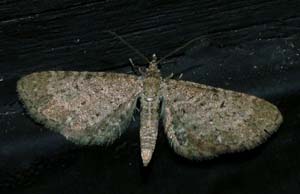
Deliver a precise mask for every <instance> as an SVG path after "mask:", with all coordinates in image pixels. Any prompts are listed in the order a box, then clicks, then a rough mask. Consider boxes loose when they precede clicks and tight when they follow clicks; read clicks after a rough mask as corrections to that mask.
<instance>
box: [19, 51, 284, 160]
mask: <svg viewBox="0 0 300 194" xmlns="http://www.w3.org/2000/svg"><path fill="white" fill-rule="evenodd" d="M159 62H160V60H159V61H158V60H157V58H156V56H155V55H153V57H152V60H151V61H149V66H148V68H147V69H146V72H145V73H144V74H143V75H141V76H136V75H130V74H121V73H109V72H76V71H44V72H36V73H32V74H30V75H27V76H25V77H22V78H21V79H20V80H19V81H18V83H17V91H18V94H19V98H20V100H21V101H22V102H23V104H24V106H25V108H26V109H27V110H28V113H29V114H30V116H31V117H32V118H33V119H34V120H35V121H37V122H38V123H41V124H43V125H45V126H46V128H49V129H51V130H54V131H56V132H58V133H60V134H62V135H63V136H64V137H65V138H66V139H68V140H70V141H72V142H74V143H76V144H80V145H93V144H96V145H107V144H111V143H112V142H114V140H116V139H117V138H118V137H120V136H121V134H123V133H124V131H125V130H126V128H127V127H128V125H129V123H130V121H131V119H132V115H133V112H134V110H135V108H136V104H137V101H138V100H139V101H140V104H141V110H140V130H139V133H140V147H141V158H142V161H143V165H144V166H147V165H148V164H149V162H150V160H151V158H152V154H153V152H154V149H155V145H156V140H157V134H158V124H159V119H160V118H162V120H163V127H164V132H165V134H166V136H167V138H168V141H169V143H170V145H171V147H172V148H173V149H174V151H175V152H176V153H177V154H179V155H180V156H183V157H185V158H188V159H196V160H202V159H209V158H213V157H216V156H218V155H221V154H224V153H230V152H238V151H243V150H248V149H251V148H254V147H256V146H257V145H259V144H261V143H262V142H264V141H265V140H266V139H267V138H268V137H269V136H270V135H271V134H272V133H273V132H275V131H276V130H277V129H278V127H279V126H280V124H281V123H282V120H283V118H282V115H281V113H280V112H279V110H278V109H277V107H276V106H274V105H273V104H271V103H269V102H267V101H265V100H263V99H260V98H258V97H255V96H252V95H248V94H244V93H239V92H235V91H230V90H225V89H221V88H216V87H211V86H207V85H202V84H198V83H193V82H189V81H183V80H174V79H170V78H166V79H164V78H162V77H161V75H160V70H159V69H158V67H157V65H158V63H159Z"/></svg>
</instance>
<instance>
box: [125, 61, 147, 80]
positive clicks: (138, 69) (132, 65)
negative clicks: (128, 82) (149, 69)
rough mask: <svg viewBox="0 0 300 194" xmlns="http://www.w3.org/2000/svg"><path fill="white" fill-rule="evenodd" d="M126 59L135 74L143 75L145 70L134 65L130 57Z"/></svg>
mask: <svg viewBox="0 0 300 194" xmlns="http://www.w3.org/2000/svg"><path fill="white" fill-rule="evenodd" d="M128 60H129V62H130V64H131V67H132V69H133V72H134V73H135V74H137V75H143V76H144V75H145V72H143V71H142V69H141V68H140V67H138V66H136V65H135V64H134V62H133V60H132V59H131V58H129V59H128Z"/></svg>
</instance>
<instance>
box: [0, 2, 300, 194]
mask: <svg viewBox="0 0 300 194" xmlns="http://www.w3.org/2000/svg"><path fill="white" fill-rule="evenodd" d="M105 30H111V31H115V32H117V33H118V34H119V35H121V36H123V37H124V38H125V39H126V40H128V41H129V42H130V43H131V44H133V45H134V46H135V47H136V48H138V49H139V50H141V52H143V53H145V54H146V55H147V56H150V55H151V54H152V53H156V54H157V55H158V57H161V56H163V55H164V54H166V53H168V52H170V51H171V50H173V49H175V48H176V47H178V46H181V45H182V44H184V43H185V42H187V41H189V40H191V39H193V38H195V37H203V39H205V40H203V41H198V42H196V43H194V44H193V45H191V46H190V47H188V48H186V49H185V50H183V51H181V52H179V53H177V54H176V55H175V56H172V57H170V58H169V59H168V60H167V61H166V64H162V65H161V71H162V74H163V75H164V76H168V75H169V74H170V73H171V72H174V73H175V74H176V75H179V74H180V73H183V77H182V79H184V80H190V81H194V82H198V83H204V84H209V85H213V86H217V87H223V88H227V89H232V90H237V91H242V92H246V93H250V94H254V95H257V96H260V97H262V98H265V99H267V100H269V101H271V102H273V103H274V104H276V105H277V106H278V107H279V109H280V110H281V111H282V113H283V116H284V123H283V124H282V126H281V127H280V129H279V131H278V132H277V133H276V134H274V135H273V136H272V137H271V138H270V139H269V140H268V141H267V142H266V143H265V144H263V145H262V146H260V147H258V148H256V149H254V150H251V151H247V152H243V153H236V154H229V155H224V156H222V157H220V158H217V159H214V160H210V161H204V162H190V161H187V160H185V159H183V158H181V157H180V156H177V155H176V154H174V153H173V151H172V149H171V148H170V147H169V145H168V142H167V140H166V138H165V137H164V134H163V132H162V131H163V129H162V128H160V134H159V139H158V143H157V147H156V151H155V154H154V157H153V160H152V163H151V165H150V166H149V167H148V168H146V169H145V168H143V167H142V166H141V164H142V163H141V159H140V156H139V154H140V149H139V139H138V128H139V125H138V119H139V116H138V113H137V114H136V116H135V118H136V119H135V121H132V123H131V125H130V127H129V128H128V132H127V133H126V134H124V135H123V136H122V137H121V139H120V140H118V141H117V142H116V143H115V144H114V145H112V146H110V147H104V148H102V147H98V146H92V147H83V148H81V147H78V146H75V145H73V144H71V143H69V142H67V141H66V140H65V139H64V138H63V137H62V136H60V135H58V134H56V133H53V132H51V131H49V130H47V129H46V128H44V127H43V126H41V125H39V124H36V123H34V122H33V121H32V120H31V119H30V118H29V117H28V116H27V115H26V114H25V111H24V109H23V108H22V105H21V104H20V103H19V102H18V99H17V94H16V91H15V90H16V88H15V87H16V81H17V80H18V79H19V78H20V77H21V76H23V75H26V74H28V73H31V72H34V71H42V70H78V71H79V70H81V71H82V70H85V71H114V72H127V73H132V72H131V68H130V65H129V63H128V58H129V57H132V58H133V59H134V60H135V62H136V63H140V64H144V62H143V61H142V60H141V59H139V58H138V57H137V55H136V54H135V53H134V52H133V51H131V50H130V49H128V47H126V46H124V45H123V44H122V43H120V42H119V41H118V40H117V39H116V38H114V37H112V36H111V35H109V34H108V33H105V32H104V31H105ZM299 30H300V1H297V0H294V1H279V0H250V1H238V0H235V1H233V0H226V1H225V0H223V1H219V0H218V1H210V0H197V1H196V0H194V1H192V0H188V1H170V0H169V1H158V0H156V1H145V0H144V1H142V0H140V1H133V0H130V1H120V0H118V1H117V0H110V1H96V0H89V1H80V0H77V1H76V0H60V1H57V0H52V1H50V0H43V1H35V0H31V1H29V0H23V1H14V0H6V1H5V0H4V1H0V91H1V95H0V190H1V191H0V192H1V193H12V192H14V193H28V194H35V193H43V194H45V193H51V194H53V193H244V194H246V193H297V191H298V192H299V191H300V169H299V163H300V156H299V153H300V151H299V147H300V130H299V127H300V122H299V119H300V103H299V97H300V78H299V76H300V56H299V55H300V41H299ZM144 65H146V64H144Z"/></svg>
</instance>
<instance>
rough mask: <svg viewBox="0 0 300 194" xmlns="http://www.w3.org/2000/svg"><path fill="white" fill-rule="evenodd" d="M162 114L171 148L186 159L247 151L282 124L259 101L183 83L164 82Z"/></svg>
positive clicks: (271, 107) (267, 105) (270, 107)
mask: <svg viewBox="0 0 300 194" xmlns="http://www.w3.org/2000/svg"><path fill="white" fill-rule="evenodd" d="M164 111H165V112H164V127H165V133H166V134H167V137H168V139H169V142H170V144H171V146H172V147H173V149H174V150H175V152H176V153H178V154H179V155H181V156H184V157H186V158H189V159H200V160H201V159H205V158H211V157H214V156H217V155H220V154H223V153H228V152H236V151H242V150H246V149H251V148H253V147H255V146H256V145H259V144H260V143H262V142H263V141H264V140H265V139H266V138H267V137H268V136H270V134H272V133H273V132H274V131H276V130H277V128H278V127H279V125H280V124H281V122H282V116H281V114H280V112H279V111H278V109H277V108H276V107H275V106H274V105H272V104H271V103H269V102H267V101H265V100H263V99H260V98H257V97H254V96H251V95H247V94H243V93H238V92H234V91H229V90H224V89H220V88H214V87H209V86H206V85H201V84H196V83H192V82H186V81H175V80H168V81H165V93H164Z"/></svg>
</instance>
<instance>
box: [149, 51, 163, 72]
mask: <svg viewBox="0 0 300 194" xmlns="http://www.w3.org/2000/svg"><path fill="white" fill-rule="evenodd" d="M157 65H158V61H157V56H156V54H155V53H154V54H153V55H152V59H151V61H149V67H148V68H147V74H148V75H149V76H155V75H157V76H160V75H159V72H160V71H159V69H158V66H157Z"/></svg>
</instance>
